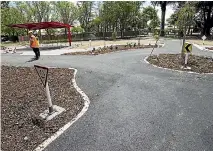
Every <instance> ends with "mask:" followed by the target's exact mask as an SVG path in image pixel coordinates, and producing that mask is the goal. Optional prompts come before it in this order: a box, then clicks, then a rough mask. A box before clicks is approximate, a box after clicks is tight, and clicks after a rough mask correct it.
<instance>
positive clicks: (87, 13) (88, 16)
mask: <svg viewBox="0 0 213 151" xmlns="http://www.w3.org/2000/svg"><path fill="white" fill-rule="evenodd" d="M77 5H78V10H79V14H78V20H79V22H80V23H81V26H82V28H84V29H85V31H86V32H88V31H90V28H89V23H90V22H91V21H92V18H93V17H94V15H93V13H92V8H93V5H94V2H92V1H83V2H78V3H77Z"/></svg>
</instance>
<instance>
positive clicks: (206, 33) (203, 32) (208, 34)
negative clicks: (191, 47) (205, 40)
mask: <svg viewBox="0 0 213 151" xmlns="http://www.w3.org/2000/svg"><path fill="white" fill-rule="evenodd" d="M210 29H211V28H210V27H209V26H208V25H204V27H203V30H202V34H203V35H205V36H206V37H209V36H211V34H210Z"/></svg>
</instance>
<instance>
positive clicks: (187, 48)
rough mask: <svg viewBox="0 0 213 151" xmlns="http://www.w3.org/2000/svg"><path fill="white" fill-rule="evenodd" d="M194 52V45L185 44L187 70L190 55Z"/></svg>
mask: <svg viewBox="0 0 213 151" xmlns="http://www.w3.org/2000/svg"><path fill="white" fill-rule="evenodd" d="M191 52H192V44H190V43H185V44H184V53H185V68H186V66H187V62H188V58H189V53H191Z"/></svg>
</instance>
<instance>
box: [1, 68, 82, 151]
mask: <svg viewBox="0 0 213 151" xmlns="http://www.w3.org/2000/svg"><path fill="white" fill-rule="evenodd" d="M1 69H2V74H1V78H2V96H1V101H2V102H1V126H2V135H1V143H2V146H1V147H2V150H3V151H17V150H18V151H29V150H33V149H35V148H36V147H37V146H38V145H39V144H40V143H42V142H43V141H44V140H45V139H47V138H48V137H50V136H51V135H52V134H53V133H55V132H56V131H57V130H58V129H59V128H61V127H62V126H64V125H65V124H66V123H68V122H69V121H70V120H71V119H73V118H74V117H75V116H76V115H77V114H78V113H79V112H80V111H81V109H82V108H83V104H84V101H83V99H82V97H81V96H80V94H79V93H78V92H77V91H76V90H75V88H74V87H73V84H72V78H73V74H74V70H70V69H59V68H56V69H50V70H49V78H48V81H49V87H50V93H51V97H52V101H53V104H55V105H58V106H60V107H63V108H65V109H66V111H65V112H63V113H62V114H60V115H58V116H57V117H56V118H55V119H53V120H50V121H48V122H44V121H43V120H41V119H40V118H39V114H40V113H42V112H43V111H44V110H46V109H47V108H48V105H47V99H46V95H45V91H44V87H43V86H42V83H41V81H40V79H39V77H38V75H37V73H36V71H35V69H34V68H30V67H9V66H2V67H1Z"/></svg>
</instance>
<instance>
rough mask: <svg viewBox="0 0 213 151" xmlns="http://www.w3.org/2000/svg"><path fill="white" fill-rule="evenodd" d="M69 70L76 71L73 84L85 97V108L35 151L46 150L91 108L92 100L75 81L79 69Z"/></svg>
mask: <svg viewBox="0 0 213 151" xmlns="http://www.w3.org/2000/svg"><path fill="white" fill-rule="evenodd" d="M69 69H72V70H74V77H73V79H72V83H73V86H74V88H75V89H76V90H77V91H78V92H79V93H80V95H81V96H82V97H83V99H84V107H83V109H82V110H81V112H80V113H79V114H78V115H77V116H76V117H75V118H73V119H72V120H71V121H70V122H68V123H67V124H66V125H64V126H63V127H62V128H60V129H59V130H58V131H57V132H56V133H55V134H53V135H52V136H51V137H49V138H48V139H47V140H45V141H44V142H43V143H41V144H40V145H39V146H38V147H37V148H36V149H34V151H42V150H43V149H45V148H46V147H47V146H48V145H49V144H50V143H52V142H53V141H54V140H55V139H56V138H57V137H59V136H60V135H61V134H62V133H63V132H64V131H66V130H67V129H68V128H69V127H70V126H71V125H72V124H73V123H75V122H76V121H77V120H78V119H79V118H80V117H81V116H82V115H84V113H85V112H86V111H87V110H88V108H89V104H90V100H89V98H88V96H87V95H86V94H85V93H84V92H83V91H82V90H81V89H80V88H79V87H78V85H77V83H76V80H75V77H76V73H77V69H75V68H69Z"/></svg>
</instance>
